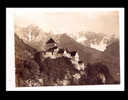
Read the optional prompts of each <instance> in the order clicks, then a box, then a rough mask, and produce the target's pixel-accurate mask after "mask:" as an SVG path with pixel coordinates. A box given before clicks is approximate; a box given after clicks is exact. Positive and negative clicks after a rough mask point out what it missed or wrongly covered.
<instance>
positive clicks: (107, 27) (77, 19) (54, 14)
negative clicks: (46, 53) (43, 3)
mask: <svg viewBox="0 0 128 100" xmlns="http://www.w3.org/2000/svg"><path fill="white" fill-rule="evenodd" d="M101 9H102V8H101ZM118 14H119V13H118V11H116V10H113V11H110V10H109V11H107V10H105V11H104V10H101V11H99V10H89V9H78V10H77V9H75V10H70V9H60V8H58V9H49V10H46V9H44V8H42V9H41V8H38V9H37V8H34V9H30V8H29V9H28V8H16V9H15V23H16V24H17V25H29V24H37V25H40V26H41V27H42V28H43V29H44V30H46V31H50V30H52V31H54V32H57V33H61V32H62V33H63V32H69V33H70V32H79V31H94V32H102V33H115V34H117V35H118V34H119V15H118Z"/></svg>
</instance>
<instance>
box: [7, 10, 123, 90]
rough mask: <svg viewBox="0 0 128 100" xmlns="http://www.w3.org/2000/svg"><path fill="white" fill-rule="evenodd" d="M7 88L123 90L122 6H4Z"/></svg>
mask: <svg viewBox="0 0 128 100" xmlns="http://www.w3.org/2000/svg"><path fill="white" fill-rule="evenodd" d="M6 31H7V33H6V41H7V51H6V53H7V57H6V58H7V64H6V88H7V89H8V90H16V89H17V90H18V89H19V90H20V89H21V90H29V89H33V90H37V91H38V90H47V89H48V90H56V89H59V90H63V89H64V90H70V89H74V90H84V91H86V90H90V91H93V90H97V91H98V90H99V91H100V90H119V89H120V90H123V87H124V60H123V59H124V47H123V45H124V9H123V8H6Z"/></svg>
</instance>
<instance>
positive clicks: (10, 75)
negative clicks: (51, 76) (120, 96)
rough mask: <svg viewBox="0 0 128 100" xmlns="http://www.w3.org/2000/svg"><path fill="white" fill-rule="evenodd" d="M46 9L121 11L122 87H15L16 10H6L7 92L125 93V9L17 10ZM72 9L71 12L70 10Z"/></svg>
mask: <svg viewBox="0 0 128 100" xmlns="http://www.w3.org/2000/svg"><path fill="white" fill-rule="evenodd" d="M17 9H46V10H53V9H54V11H55V10H56V11H59V10H62V11H76V10H78V11H79V10H82V11H84V10H85V9H90V10H97V11H102V10H103V11H112V10H116V11H119V28H120V85H87V86H48V87H16V85H15V47H14V19H13V13H14V8H6V91H124V78H125V75H124V67H125V66H124V8H59V9H58V8H17ZM69 9H70V10H69Z"/></svg>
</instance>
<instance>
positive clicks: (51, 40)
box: [46, 38, 56, 44]
mask: <svg viewBox="0 0 128 100" xmlns="http://www.w3.org/2000/svg"><path fill="white" fill-rule="evenodd" d="M49 43H56V42H55V41H54V40H53V39H52V38H50V39H49V40H48V41H47V42H46V44H49Z"/></svg>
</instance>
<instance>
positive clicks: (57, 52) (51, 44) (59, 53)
mask: <svg viewBox="0 0 128 100" xmlns="http://www.w3.org/2000/svg"><path fill="white" fill-rule="evenodd" d="M45 49H46V50H45V51H42V54H41V55H42V57H44V58H51V59H56V58H59V57H67V58H70V60H71V62H72V63H73V64H74V65H75V68H76V69H77V70H79V71H80V70H84V69H85V67H86V66H85V65H84V63H83V62H82V61H80V59H79V55H78V52H77V50H75V51H70V49H69V48H66V49H64V48H59V47H58V46H57V44H56V42H55V41H54V40H53V39H52V38H50V39H49V40H48V41H47V42H46V46H45Z"/></svg>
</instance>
